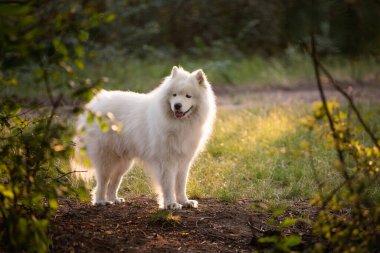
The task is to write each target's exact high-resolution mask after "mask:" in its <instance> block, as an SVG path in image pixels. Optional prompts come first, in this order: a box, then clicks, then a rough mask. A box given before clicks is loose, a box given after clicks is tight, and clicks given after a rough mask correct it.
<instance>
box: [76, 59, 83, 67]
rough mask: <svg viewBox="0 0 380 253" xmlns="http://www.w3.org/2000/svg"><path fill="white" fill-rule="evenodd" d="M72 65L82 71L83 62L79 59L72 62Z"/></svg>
mask: <svg viewBox="0 0 380 253" xmlns="http://www.w3.org/2000/svg"><path fill="white" fill-rule="evenodd" d="M74 63H75V65H76V66H77V67H78V68H79V69H84V63H83V61H81V60H79V59H75V60H74Z"/></svg>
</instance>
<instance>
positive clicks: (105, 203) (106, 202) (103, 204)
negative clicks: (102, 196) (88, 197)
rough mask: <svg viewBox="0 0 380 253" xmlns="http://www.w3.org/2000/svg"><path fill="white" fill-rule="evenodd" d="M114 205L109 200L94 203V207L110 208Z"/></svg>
mask: <svg viewBox="0 0 380 253" xmlns="http://www.w3.org/2000/svg"><path fill="white" fill-rule="evenodd" d="M112 204H113V203H112V202H111V201H108V200H98V201H96V202H95V203H94V206H108V205H112Z"/></svg>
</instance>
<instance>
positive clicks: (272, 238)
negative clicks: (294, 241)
mask: <svg viewBox="0 0 380 253" xmlns="http://www.w3.org/2000/svg"><path fill="white" fill-rule="evenodd" d="M278 240H279V237H278V236H275V235H274V236H268V237H261V238H259V239H258V240H257V241H258V242H259V243H276V242H277V241H278Z"/></svg>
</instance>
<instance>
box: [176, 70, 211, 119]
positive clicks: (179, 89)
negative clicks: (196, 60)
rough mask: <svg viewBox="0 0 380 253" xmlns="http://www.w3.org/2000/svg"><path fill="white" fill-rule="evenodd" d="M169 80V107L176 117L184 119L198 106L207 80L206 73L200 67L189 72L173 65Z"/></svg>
mask: <svg viewBox="0 0 380 253" xmlns="http://www.w3.org/2000/svg"><path fill="white" fill-rule="evenodd" d="M170 82H171V85H170V93H169V97H170V98H169V103H170V109H171V111H172V113H173V116H174V117H175V118H176V119H185V118H187V117H189V116H190V115H191V114H192V113H193V112H194V111H195V110H196V109H197V106H199V103H200V97H201V95H202V92H204V89H205V84H206V82H207V79H206V75H205V74H204V72H203V70H201V69H199V70H196V71H194V72H192V73H189V72H187V71H185V70H183V69H182V68H178V67H176V66H174V67H173V69H172V73H171V75H170Z"/></svg>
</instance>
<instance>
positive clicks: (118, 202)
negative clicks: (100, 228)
mask: <svg viewBox="0 0 380 253" xmlns="http://www.w3.org/2000/svg"><path fill="white" fill-rule="evenodd" d="M124 202H125V199H124V198H116V199H115V201H114V202H113V203H114V204H122V203H124Z"/></svg>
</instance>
